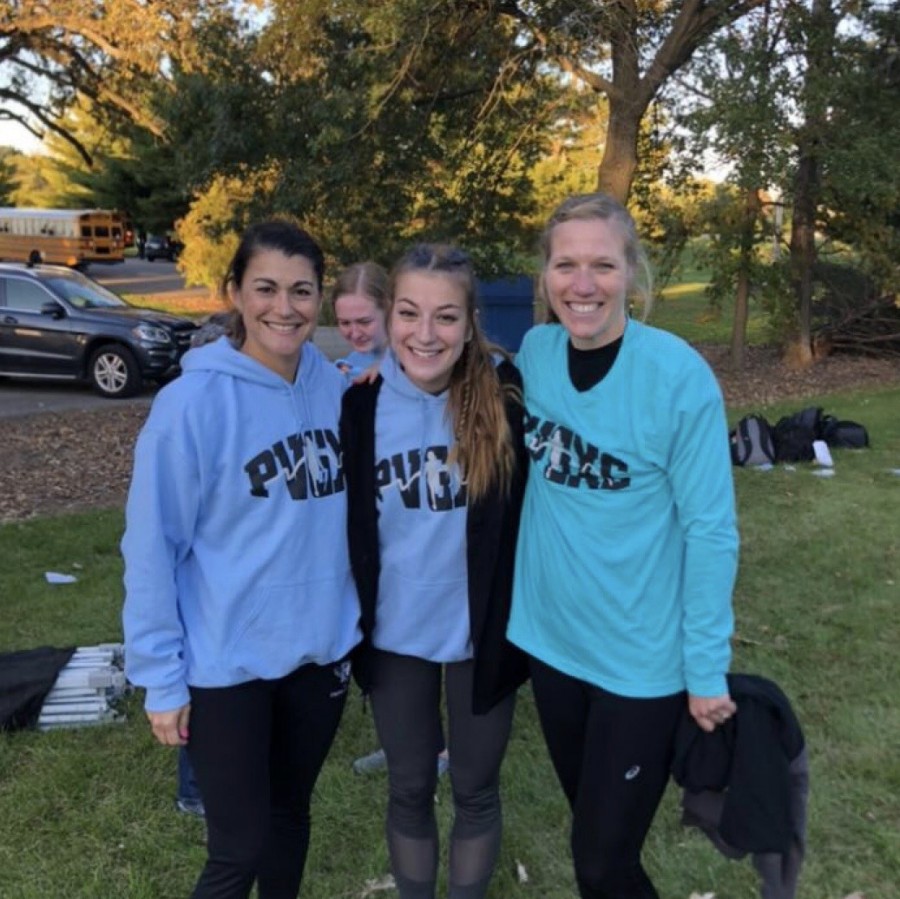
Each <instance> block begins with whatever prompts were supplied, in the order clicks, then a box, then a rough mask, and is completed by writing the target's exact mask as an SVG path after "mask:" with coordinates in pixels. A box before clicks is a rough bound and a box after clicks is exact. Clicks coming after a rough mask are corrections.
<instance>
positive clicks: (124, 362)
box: [88, 343, 142, 399]
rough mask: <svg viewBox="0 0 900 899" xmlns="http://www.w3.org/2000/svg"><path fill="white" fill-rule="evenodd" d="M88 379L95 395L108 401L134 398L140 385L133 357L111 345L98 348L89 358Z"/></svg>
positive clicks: (120, 347)
mask: <svg viewBox="0 0 900 899" xmlns="http://www.w3.org/2000/svg"><path fill="white" fill-rule="evenodd" d="M88 378H89V379H90V382H91V386H92V387H93V388H94V390H96V391H97V393H99V394H100V395H101V396H105V397H109V398H110V399H123V398H124V397H128V396H134V395H135V394H136V393H137V392H138V391H139V390H140V389H141V385H142V378H141V371H140V369H139V368H138V364H137V361H136V360H135V358H134V355H133V354H132V353H131V351H130V350H128V349H126V348H125V347H123V346H118V345H117V344H113V343H110V344H107V345H106V346H102V347H100V349H98V350H97V351H96V352H95V353H94V355H93V356H91V364H90V367H89V368H88Z"/></svg>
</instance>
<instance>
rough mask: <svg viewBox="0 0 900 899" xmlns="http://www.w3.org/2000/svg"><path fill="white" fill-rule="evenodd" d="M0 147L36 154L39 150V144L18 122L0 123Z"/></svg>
mask: <svg viewBox="0 0 900 899" xmlns="http://www.w3.org/2000/svg"><path fill="white" fill-rule="evenodd" d="M0 147H15V149H16V150H20V151H21V152H23V153H36V152H38V151H39V150H40V149H41V142H40V141H39V140H38V139H37V138H36V137H35V136H34V135H33V134H32V133H31V132H30V131H28V130H27V129H25V128H23V127H22V126H21V125H20V124H19V123H18V122H0Z"/></svg>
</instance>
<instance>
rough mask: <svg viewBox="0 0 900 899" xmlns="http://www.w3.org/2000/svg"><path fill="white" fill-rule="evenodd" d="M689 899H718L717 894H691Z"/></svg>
mask: <svg viewBox="0 0 900 899" xmlns="http://www.w3.org/2000/svg"><path fill="white" fill-rule="evenodd" d="M688 899H716V894H715V893H691V895H690V896H689V897H688Z"/></svg>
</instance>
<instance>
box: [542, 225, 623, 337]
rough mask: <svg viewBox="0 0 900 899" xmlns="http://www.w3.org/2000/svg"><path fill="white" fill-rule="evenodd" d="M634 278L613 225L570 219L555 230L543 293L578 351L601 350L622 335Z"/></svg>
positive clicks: (545, 270) (616, 227)
mask: <svg viewBox="0 0 900 899" xmlns="http://www.w3.org/2000/svg"><path fill="white" fill-rule="evenodd" d="M632 274H633V273H632V270H631V267H630V266H629V264H628V262H627V260H626V258H625V237H624V235H623V234H622V232H621V229H620V227H619V226H618V225H617V224H616V223H615V222H614V221H612V220H609V219H572V220H570V221H566V222H561V223H560V224H558V225H557V226H556V227H555V228H554V229H553V232H552V234H551V235H550V253H549V256H548V258H547V264H546V266H545V267H544V290H545V292H546V294H547V299H548V301H549V303H550V306H551V308H552V309H553V311H554V312H555V313H556V315H557V318H559V321H560V323H561V324H562V325H563V327H564V328H565V329H566V330H567V331H568V332H569V337H570V338H571V340H572V345H573V346H574V347H575V348H576V349H579V350H591V349H597V348H598V347H601V346H606V345H607V344H609V343H612V342H613V341H614V340H617V339H618V338H619V337H621V336H622V334H623V333H624V331H625V319H626V315H625V305H626V297H627V294H628V290H629V287H630V286H631V279H632Z"/></svg>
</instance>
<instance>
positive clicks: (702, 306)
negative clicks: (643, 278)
mask: <svg viewBox="0 0 900 899" xmlns="http://www.w3.org/2000/svg"><path fill="white" fill-rule="evenodd" d="M694 276H695V277H696V273H694ZM705 288H706V281H704V280H686V281H682V282H681V283H679V284H673V285H671V286H669V287H666V288H665V289H664V290H663V291H662V295H661V296H660V297H658V298H657V300H656V302H655V303H654V306H653V309H652V310H651V313H650V316H649V317H648V319H647V321H648V322H649V324H651V325H655V326H656V327H657V328H665V329H666V330H667V331H674V332H675V333H676V334H678V335H680V336H681V337H683V338H684V339H685V340H687V341H689V342H691V343H724V344H727V343H730V342H731V329H732V322H733V319H734V303H733V302H731V301H729V302H727V303H725V304H724V305H723V306H722V308H721V309H714V308H713V307H712V306H710V304H709V300H708V299H707V297H706V294H705V292H704V291H705ZM766 337H767V335H766V317H765V315H764V313H763V312H762V310H761V309H760V308H759V305H758V304H757V303H754V302H751V304H750V317H749V320H748V322H747V343H748V344H760V343H764V342H765V341H766Z"/></svg>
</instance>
